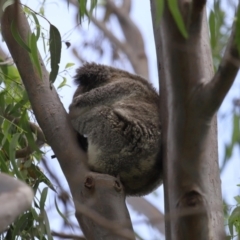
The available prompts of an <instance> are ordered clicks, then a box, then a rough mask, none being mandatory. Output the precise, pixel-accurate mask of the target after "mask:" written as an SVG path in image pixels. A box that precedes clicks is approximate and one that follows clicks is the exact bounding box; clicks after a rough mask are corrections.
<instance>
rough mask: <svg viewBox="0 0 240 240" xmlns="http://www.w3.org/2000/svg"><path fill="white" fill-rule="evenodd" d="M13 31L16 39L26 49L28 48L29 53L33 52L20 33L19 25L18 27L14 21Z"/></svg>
mask: <svg viewBox="0 0 240 240" xmlns="http://www.w3.org/2000/svg"><path fill="white" fill-rule="evenodd" d="M11 32H12V35H13V37H14V39H15V41H16V42H17V43H18V44H19V45H20V46H21V47H22V48H24V49H26V50H27V51H28V52H29V53H31V49H30V48H29V47H28V45H27V44H26V43H25V42H24V41H23V39H22V38H21V36H20V35H19V33H18V31H17V27H16V23H15V22H14V21H13V22H12V23H11Z"/></svg>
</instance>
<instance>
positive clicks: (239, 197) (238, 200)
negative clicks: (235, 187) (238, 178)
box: [234, 195, 240, 204]
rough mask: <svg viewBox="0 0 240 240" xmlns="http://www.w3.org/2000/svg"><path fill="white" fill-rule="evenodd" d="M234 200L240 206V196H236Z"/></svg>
mask: <svg viewBox="0 0 240 240" xmlns="http://www.w3.org/2000/svg"><path fill="white" fill-rule="evenodd" d="M234 199H235V200H236V201H237V203H238V204H240V196H239V195H238V196H235V197H234Z"/></svg>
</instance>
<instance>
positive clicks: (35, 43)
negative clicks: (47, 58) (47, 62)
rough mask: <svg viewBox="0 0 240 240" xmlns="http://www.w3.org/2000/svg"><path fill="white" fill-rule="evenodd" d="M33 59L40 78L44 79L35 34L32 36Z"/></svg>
mask: <svg viewBox="0 0 240 240" xmlns="http://www.w3.org/2000/svg"><path fill="white" fill-rule="evenodd" d="M30 41H31V43H30V44H31V58H32V60H33V63H34V66H35V67H36V69H37V71H38V74H39V76H40V78H41V79H42V69H41V64H40V61H39V57H38V48H37V38H36V35H35V33H32V34H31V40H30Z"/></svg>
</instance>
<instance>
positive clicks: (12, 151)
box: [9, 133, 24, 180]
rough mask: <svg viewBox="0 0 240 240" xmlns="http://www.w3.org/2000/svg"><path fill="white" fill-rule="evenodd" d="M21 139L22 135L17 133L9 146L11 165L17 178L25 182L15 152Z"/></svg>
mask: <svg viewBox="0 0 240 240" xmlns="http://www.w3.org/2000/svg"><path fill="white" fill-rule="evenodd" d="M19 137H20V133H15V134H14V135H13V137H12V140H11V142H10V145H9V158H10V161H11V164H12V166H13V170H14V173H15V174H16V176H17V177H18V178H19V179H21V180H24V178H23V176H22V174H21V173H20V171H19V169H18V166H17V163H16V159H15V152H16V149H17V144H18V139H19Z"/></svg>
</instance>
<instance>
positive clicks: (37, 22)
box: [30, 12, 40, 41]
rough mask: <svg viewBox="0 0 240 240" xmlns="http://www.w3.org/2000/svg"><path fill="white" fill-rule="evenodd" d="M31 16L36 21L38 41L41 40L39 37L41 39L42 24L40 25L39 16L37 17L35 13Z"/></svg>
mask: <svg viewBox="0 0 240 240" xmlns="http://www.w3.org/2000/svg"><path fill="white" fill-rule="evenodd" d="M30 14H31V15H32V17H33V19H34V21H35V25H36V31H37V33H36V39H37V41H38V39H39V37H40V24H39V21H38V18H37V16H36V14H35V13H33V12H30Z"/></svg>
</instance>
